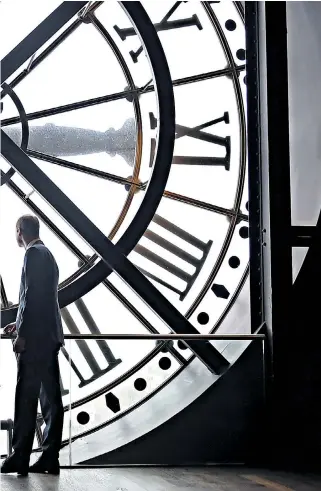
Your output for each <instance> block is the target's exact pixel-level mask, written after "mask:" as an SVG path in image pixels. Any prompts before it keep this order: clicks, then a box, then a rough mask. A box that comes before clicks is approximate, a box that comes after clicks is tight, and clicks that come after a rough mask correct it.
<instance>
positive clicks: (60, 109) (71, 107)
mask: <svg viewBox="0 0 321 491" xmlns="http://www.w3.org/2000/svg"><path fill="white" fill-rule="evenodd" d="M140 90H141V89H136V90H123V91H122V92H116V93H115V94H109V95H105V96H101V97H94V98H92V99H86V100H84V101H79V102H72V103H71V104H64V105H63V106H57V107H51V108H49V109H43V110H41V111H36V112H34V113H29V114H27V118H28V120H29V121H31V120H33V119H41V118H47V117H48V116H54V115H56V114H62V113H67V112H70V111H75V110H77V109H83V108H86V107H90V106H96V105H98V104H104V103H105V102H111V101H118V100H120V99H125V98H126V97H129V96H135V95H137V94H138V93H139V91H140ZM146 92H148V90H146ZM19 122H20V118H19V117H14V118H7V119H4V120H3V121H2V122H1V126H8V125H11V124H17V123H19Z"/></svg>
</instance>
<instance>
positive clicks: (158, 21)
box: [0, 1, 248, 461]
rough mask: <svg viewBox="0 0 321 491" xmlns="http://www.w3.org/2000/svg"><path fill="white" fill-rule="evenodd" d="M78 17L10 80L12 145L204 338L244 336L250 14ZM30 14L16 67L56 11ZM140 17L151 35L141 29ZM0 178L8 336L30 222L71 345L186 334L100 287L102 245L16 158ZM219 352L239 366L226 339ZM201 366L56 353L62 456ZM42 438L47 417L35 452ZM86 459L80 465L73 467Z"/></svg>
mask: <svg viewBox="0 0 321 491" xmlns="http://www.w3.org/2000/svg"><path fill="white" fill-rule="evenodd" d="M67 3H69V4H74V5H76V4H77V5H78V4H79V8H78V10H79V11H78V12H77V8H76V7H74V10H75V11H74V12H72V13H71V14H70V15H69V17H68V19H67V20H66V22H65V23H62V24H61V26H60V28H59V30H56V31H57V32H56V31H55V32H53V33H52V34H53V35H52V37H49V38H48V39H47V40H46V42H45V43H44V44H42V45H41V44H40V45H39V46H38V48H37V49H36V51H35V52H31V54H30V56H31V58H30V57H28V59H25V60H22V61H20V63H19V62H16V65H14V63H13V69H11V70H9V69H8V71H6V72H5V74H4V75H3V80H2V82H3V85H2V93H1V98H2V101H1V102H2V114H1V116H2V129H3V131H4V132H5V133H6V135H7V136H9V138H10V140H12V141H13V142H14V144H15V145H17V146H18V147H19V148H21V149H22V150H23V151H24V152H25V154H26V155H27V156H28V157H29V158H30V159H31V161H30V162H33V163H35V164H36V165H37V166H38V167H39V168H40V169H41V170H42V171H43V172H44V173H45V174H46V175H47V176H48V177H49V178H50V179H51V180H52V181H53V182H54V183H55V184H56V185H57V186H58V187H59V188H60V189H61V190H62V191H63V193H65V194H66V195H67V196H68V197H69V198H70V199H71V200H72V201H73V202H74V203H75V204H76V205H77V207H78V208H80V210H81V211H82V212H84V213H85V215H86V216H87V217H88V218H89V219H90V220H91V221H92V222H93V223H94V224H95V225H96V226H97V227H98V229H99V230H100V231H101V232H102V233H103V234H105V235H106V236H107V237H109V238H110V239H111V241H112V242H113V243H114V244H118V247H120V248H121V250H122V251H123V252H124V253H125V254H126V255H127V257H128V259H129V260H130V261H131V262H132V263H133V264H134V265H135V266H136V267H137V268H138V270H139V271H140V272H141V273H142V274H143V275H144V276H145V277H147V278H148V280H149V281H150V283H151V285H153V286H154V287H155V288H156V289H157V290H158V291H159V292H160V294H161V295H163V296H164V297H166V298H167V299H168V300H169V301H170V303H171V304H172V305H173V306H174V307H175V309H176V310H177V311H179V312H180V313H181V314H183V315H184V316H185V317H186V318H187V319H188V320H189V322H190V323H191V325H192V326H194V327H195V328H196V329H197V330H198V331H199V332H201V333H208V332H216V331H218V332H222V331H223V332H229V333H235V332H245V331H246V329H247V328H248V327H245V326H244V324H242V323H234V322H232V321H230V322H226V319H227V318H228V316H229V312H231V309H233V308H235V303H236V302H237V299H238V298H240V297H239V294H240V292H242V291H243V297H242V302H243V303H245V304H247V302H248V298H247V293H246V292H245V293H244V285H245V286H246V277H247V272H248V240H247V238H248V212H247V179H246V147H245V144H246V134H245V132H246V124H245V107H244V99H245V90H246V85H245V83H246V79H245V61H244V60H245V36H244V23H243V16H242V8H241V6H240V4H239V2H229V1H224V2H176V3H173V2H167V1H162V2H154V1H147V2H142V6H141V5H139V4H138V5H137V3H136V2H133V3H132V2H124V3H121V2H113V1H108V2H88V3H86V2H67ZM128 4H132V5H131V7H130V5H128ZM20 7H21V10H25V11H23V12H21V19H22V18H23V24H22V21H20V20H19V19H18V18H17V16H16V12H15V11H14V5H13V4H12V3H11V2H10V3H9V2H3V4H2V7H1V8H2V15H1V23H2V25H1V32H2V39H1V47H2V53H1V55H2V58H3V60H4V62H5V61H8V59H9V57H10V55H12V51H11V50H12V49H13V48H14V47H15V46H16V45H18V44H19V43H20V42H21V41H22V40H23V39H24V38H25V36H27V35H28V34H29V33H30V32H32V31H33V29H34V28H35V27H36V26H37V25H39V24H41V23H42V22H43V21H44V19H45V18H46V17H47V16H48V15H49V14H51V13H52V12H54V10H55V9H57V8H58V7H59V3H58V2H55V1H51V2H44V4H43V5H41V6H39V5H38V4H37V9H32V8H30V2H28V6H27V5H26V6H23V5H21V6H20ZM142 8H144V9H145V11H146V12H147V14H148V17H149V19H150V23H149V25H148V28H147V27H146V26H145V27H144V23H143V24H142V25H141V24H140V23H139V18H140V17H141V15H142V10H141V9H142ZM152 24H153V25H154V28H155V30H156V31H157V34H158V37H157V36H155V39H154V38H151V37H150V35H149V34H150V30H148V29H151V28H152ZM10 52H11V53H10ZM8 53H9V54H8ZM164 53H165V56H166V60H167V64H168V67H169V71H168V67H167V65H166V61H165V64H164V60H165V57H163V54H164ZM7 54H8V55H7ZM10 60H12V58H11V59H10ZM13 60H15V58H14V57H13ZM18 61H19V60H18ZM7 65H10V63H9V64H8V63H7ZM7 65H5V68H6V67H7ZM11 65H12V63H11ZM3 66H4V65H3ZM168 87H170V90H169V89H168ZM173 94H174V100H175V111H174V104H173V99H172V96H173ZM1 172H2V173H1V177H2V182H1V184H2V187H1V201H2V209H5V210H6V211H5V213H2V214H1V237H2V243H1V304H2V327H3V326H4V325H5V323H6V322H9V321H11V320H14V315H15V306H16V304H17V302H18V292H19V280H20V270H21V266H22V260H23V251H22V250H20V249H18V247H17V246H16V244H15V233H14V232H15V223H16V221H17V219H18V218H19V216H20V215H22V214H25V213H34V214H36V215H37V216H38V217H39V219H40V222H41V238H42V240H43V241H44V242H45V244H46V245H47V246H48V247H49V248H50V250H51V251H52V253H53V254H54V256H55V257H56V260H57V263H58V266H59V269H60V280H61V284H60V300H61V305H62V307H63V308H62V318H63V321H64V329H65V333H66V334H76V335H78V334H90V333H92V334H97V333H101V334H108V333H115V334H116V333H124V334H126V333H128V334H135V333H136V334H139V333H148V332H151V333H157V332H158V333H162V334H168V333H170V332H171V331H173V330H175V327H173V326H168V324H167V323H166V322H164V320H163V319H162V318H160V317H159V316H157V315H155V312H153V311H152V310H151V309H150V308H149V306H148V305H146V304H145V303H144V302H143V301H142V299H141V298H140V297H139V296H138V294H137V293H136V292H135V291H134V290H133V289H131V288H130V287H129V286H128V285H127V284H126V283H125V282H124V281H123V279H122V278H121V277H119V276H118V275H117V274H115V273H114V272H111V273H110V274H109V275H108V276H106V274H105V275H104V270H102V269H101V262H100V259H99V257H98V256H97V254H96V251H95V250H94V244H91V245H90V244H88V243H87V241H86V240H84V238H82V237H80V236H79V235H78V234H77V233H76V232H75V231H74V230H73V229H72V228H71V226H70V225H69V224H68V223H67V222H65V221H64V220H63V219H62V218H61V216H60V215H59V213H58V212H57V211H56V210H55V209H54V208H52V207H51V206H50V205H49V204H48V203H47V202H46V199H45V197H43V196H41V193H40V192H39V190H38V189H35V187H33V186H32V185H30V183H29V182H27V180H26V178H25V177H23V175H20V174H18V173H17V172H15V173H14V172H13V170H12V169H11V166H10V162H9V161H8V159H7V158H3V157H1ZM145 198H146V199H145ZM147 199H148V200H149V201H146V200H147ZM146 203H149V206H146ZM4 239H5V240H4ZM215 348H216V349H217V350H218V351H220V352H222V353H223V354H224V351H226V353H228V352H229V350H228V349H227V348H228V343H227V342H225V341H222V342H216V343H215ZM0 349H1V360H2V366H4V365H5V366H6V370H3V369H2V370H1V372H0V379H1V401H6V403H5V404H3V403H2V404H1V419H7V418H10V417H11V418H12V417H13V404H14V389H15V376H16V375H15V370H16V368H15V358H14V355H13V353H12V349H11V343H10V341H8V340H2V341H1V343H0ZM228 356H229V355H228V354H227V355H226V357H227V358H228ZM194 359H195V353H193V351H192V350H191V349H190V346H188V345H187V344H185V343H183V342H182V341H178V342H170V343H164V342H159V343H155V342H154V341H132V340H118V341H116V340H112V341H108V342H106V341H104V340H103V341H92V340H90V341H84V340H79V341H67V342H66V346H65V348H64V349H63V350H62V352H61V354H60V368H61V379H62V391H63V401H64V405H65V410H66V417H65V426H64V434H63V438H64V443H65V444H67V443H68V442H70V441H72V442H73V443H72V445H77V442H79V441H82V442H84V441H85V442H86V438H89V437H90V438H94V439H95V438H97V441H99V434H100V432H101V431H102V429H103V428H107V427H112V425H115V424H116V423H117V422H119V421H120V420H123V421H125V418H126V416H127V415H128V414H131V415H135V411H136V410H137V408H138V407H143V406H144V405H145V406H146V407H147V404H148V403H150V401H151V400H153V396H154V397H155V394H157V393H158V394H159V392H160V391H162V390H163V391H164V388H165V387H167V386H168V385H169V384H170V383H172V382H173V381H174V380H175V378H177V376H178V374H181V373H182V372H183V371H184V370H186V369H187V368H188V367H189V366H190V365H191V363H192V362H193V360H194ZM8 373H10V376H8V375H7V374H8ZM195 377H196V375H195ZM195 380H196V378H195ZM168 404H170V401H168ZM154 410H155V408H154ZM161 410H162V408H160V407H158V412H161ZM173 410H174V411H175V408H174V409H173ZM155 424H157V423H156V422H155ZM41 427H42V421H41V418H40V417H39V421H38V432H37V438H36V439H35V445H34V447H35V449H36V448H37V447H38V446H39V443H40V441H41ZM1 433H2V434H1V435H0V438H1V440H0V443H1V449H0V451H1V454H2V455H3V454H5V453H6V441H5V435H4V434H3V432H1ZM127 433H128V434H129V433H130V432H129V431H127ZM136 436H137V435H136ZM117 445H119V443H118V444H117V442H115V446H117ZM105 451H106V450H105V448H101V449H100V453H104V452H105ZM96 452H98V453H99V451H96ZM91 456H93V454H91ZM85 457H88V455H87V454H86V456H85V454H84V455H83V458H82V455H81V453H80V454H79V455H78V454H77V457H76V461H81V460H84V459H85Z"/></svg>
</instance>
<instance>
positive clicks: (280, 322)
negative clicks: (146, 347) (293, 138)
mask: <svg viewBox="0 0 321 491" xmlns="http://www.w3.org/2000/svg"><path fill="white" fill-rule="evenodd" d="M286 5H287V4H286V2H277V3H274V2H262V3H259V4H258V28H259V29H258V42H259V76H260V96H259V101H260V128H261V148H260V152H261V170H262V173H261V192H262V233H263V237H262V240H263V253H262V260H263V280H264V296H263V297H264V298H263V300H264V314H265V320H266V324H267V332H268V335H269V340H270V348H271V370H270V372H269V375H270V377H269V380H268V382H269V383H268V386H267V389H268V390H267V396H268V406H267V410H268V414H267V416H268V419H267V423H268V425H267V428H268V438H267V443H268V445H267V454H266V455H267V457H268V460H269V461H271V462H273V461H274V462H277V461H279V462H280V461H281V460H282V461H283V460H284V457H285V454H286V452H287V450H286V449H287V442H288V430H289V429H290V426H289V408H288V407H287V405H288V401H289V400H290V391H291V389H290V386H289V377H290V378H291V377H293V375H294V374H293V373H291V369H290V366H291V365H290V360H291V357H292V355H291V349H292V348H291V334H292V333H291V309H292V305H291V296H292V250H291V190H290V149H289V103H288V61H287V14H286ZM298 369H299V367H298Z"/></svg>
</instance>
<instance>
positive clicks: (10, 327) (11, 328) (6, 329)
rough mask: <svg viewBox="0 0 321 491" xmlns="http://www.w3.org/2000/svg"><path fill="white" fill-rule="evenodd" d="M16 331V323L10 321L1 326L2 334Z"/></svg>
mask: <svg viewBox="0 0 321 491" xmlns="http://www.w3.org/2000/svg"><path fill="white" fill-rule="evenodd" d="M15 332H16V323H15V322H12V323H11V324H8V325H7V326H6V327H4V328H3V334H13V333H15Z"/></svg>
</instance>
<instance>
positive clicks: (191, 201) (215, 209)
mask: <svg viewBox="0 0 321 491" xmlns="http://www.w3.org/2000/svg"><path fill="white" fill-rule="evenodd" d="M164 197H165V198H169V199H173V200H175V201H179V202H181V203H186V204H187V205H191V206H195V207H197V208H202V209H203V210H208V211H213V212H215V213H218V214H220V215H224V216H228V217H235V216H236V217H238V219H239V220H240V221H245V222H248V221H249V217H248V215H246V214H245V213H240V212H238V211H235V210H230V209H228V208H223V207H222V206H217V205H212V204H211V203H207V202H205V201H200V200H197V199H194V198H189V197H188V196H184V195H181V194H177V193H172V192H171V191H165V192H164Z"/></svg>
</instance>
